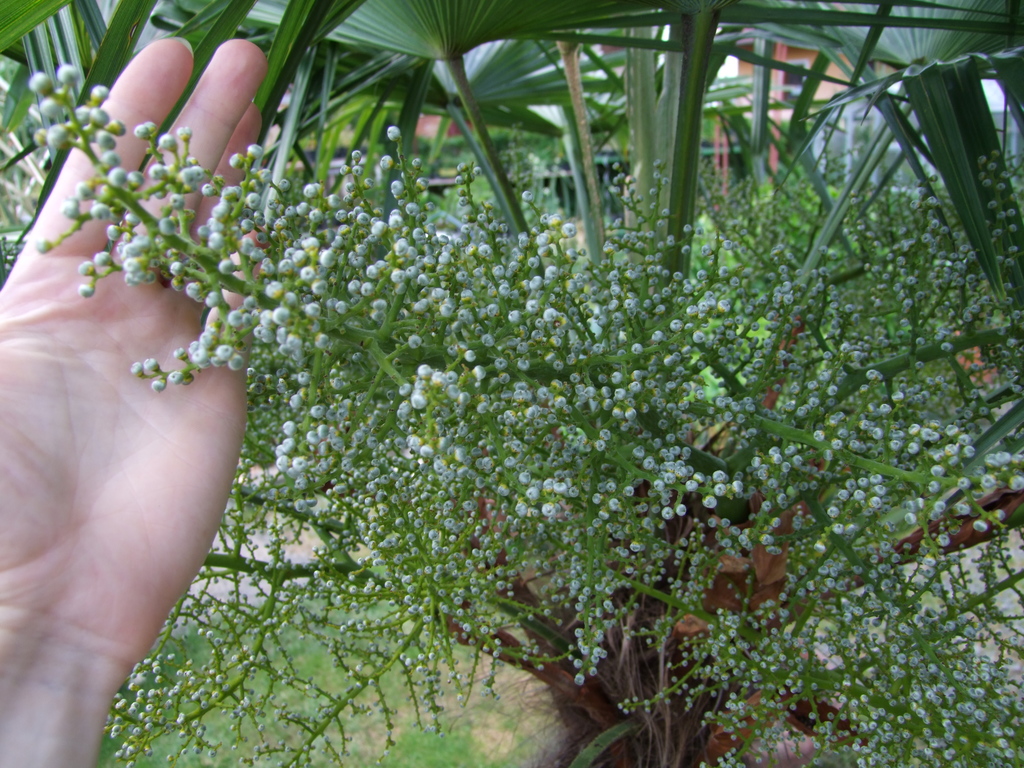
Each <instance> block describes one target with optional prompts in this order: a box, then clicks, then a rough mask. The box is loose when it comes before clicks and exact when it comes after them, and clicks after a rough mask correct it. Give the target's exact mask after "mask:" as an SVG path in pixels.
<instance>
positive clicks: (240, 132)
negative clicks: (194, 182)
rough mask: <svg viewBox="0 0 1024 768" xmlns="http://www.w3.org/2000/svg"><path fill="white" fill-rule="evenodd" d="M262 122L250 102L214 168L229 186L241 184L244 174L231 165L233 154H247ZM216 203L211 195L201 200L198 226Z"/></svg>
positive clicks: (197, 218) (257, 135)
mask: <svg viewBox="0 0 1024 768" xmlns="http://www.w3.org/2000/svg"><path fill="white" fill-rule="evenodd" d="M262 123H263V118H262V117H261V115H260V111H259V109H258V108H257V107H256V105H255V104H252V103H250V104H249V106H248V108H247V109H246V111H245V114H243V115H242V119H241V120H239V121H238V125H237V126H236V127H235V132H234V133H232V134H231V138H230V139H229V140H228V143H227V146H226V147H225V148H224V151H223V152H222V153H221V157H220V162H219V163H217V167H216V168H215V169H214V173H215V174H216V175H217V176H223V177H224V181H225V182H226V183H227V184H228V185H229V186H233V185H236V184H239V183H240V182H241V181H242V177H243V176H244V173H243V172H242V170H240V169H238V168H232V167H231V162H230V160H231V156H232V155H235V154H241V155H244V154H245V152H246V150H247V149H248V148H249V145H250V144H252V143H254V142H255V141H256V140H257V139H258V138H259V136H260V126H261V125H262ZM216 204H217V201H216V199H214V198H209V197H204V198H203V199H202V200H201V201H200V203H199V208H198V209H197V210H196V226H198V225H199V224H203V223H205V222H206V220H207V219H208V218H209V217H210V212H211V210H212V209H213V206H214V205H216Z"/></svg>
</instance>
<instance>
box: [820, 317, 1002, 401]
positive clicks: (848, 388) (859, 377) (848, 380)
mask: <svg viewBox="0 0 1024 768" xmlns="http://www.w3.org/2000/svg"><path fill="white" fill-rule="evenodd" d="M1009 335H1010V329H1009V328H1008V327H1003V328H993V329H992V330H988V331H978V332H977V333H965V334H963V335H962V336H954V337H952V338H949V339H947V340H945V341H943V342H941V343H936V344H929V345H927V346H924V347H918V348H917V350H916V351H914V352H913V353H910V352H907V353H905V354H902V355H896V356H895V357H891V358H889V359H888V360H883V361H881V362H878V363H874V364H872V365H866V366H864V367H863V368H860V369H858V370H856V371H854V372H852V373H850V374H849V375H847V376H846V377H845V378H844V379H843V381H842V383H841V384H840V385H839V391H838V392H837V393H836V401H837V402H840V403H841V402H842V401H843V400H845V399H846V398H847V397H849V396H850V395H851V394H853V393H854V392H856V391H857V390H858V389H860V387H861V385H863V384H866V383H867V382H868V377H867V376H868V371H878V372H879V373H880V374H882V376H883V377H885V378H886V379H891V378H893V377H894V376H895V375H896V374H898V373H902V372H903V371H905V370H908V369H909V368H910V367H911V366H913V365H914V363H916V362H922V363H930V362H932V361H934V360H938V359H940V358H943V357H946V356H947V355H949V354H950V353H953V352H962V351H963V350H965V349H970V348H971V347H980V346H986V345H990V344H1001V343H1003V342H1005V341H1006V339H1007V338H1008V337H1009ZM946 344H949V345H951V347H952V348H951V349H943V348H942V347H943V345H946Z"/></svg>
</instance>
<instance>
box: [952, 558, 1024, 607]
mask: <svg viewBox="0 0 1024 768" xmlns="http://www.w3.org/2000/svg"><path fill="white" fill-rule="evenodd" d="M1022 579H1024V568H1022V569H1021V570H1019V571H1017V573H1014V574H1011V575H1010V576H1007V577H1006V578H1005V579H1003V580H1002V581H1000V582H999V583H998V584H996V585H995V586H993V587H992V588H991V589H988V590H986V591H984V592H982V593H981V594H980V595H978V596H977V597H973V598H971V599H970V600H968V601H967V602H966V603H964V604H963V605H962V609H963V610H964V611H973V610H975V609H976V608H978V607H979V606H981V605H984V604H985V603H987V602H988V601H989V600H992V599H994V598H995V596H996V595H998V594H1000V593H1001V592H1005V591H1006V590H1008V589H1011V588H1012V587H1013V586H1014V585H1015V584H1016V583H1017V582H1019V581H1021V580H1022Z"/></svg>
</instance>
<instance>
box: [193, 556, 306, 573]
mask: <svg viewBox="0 0 1024 768" xmlns="http://www.w3.org/2000/svg"><path fill="white" fill-rule="evenodd" d="M203 567H205V568H223V569H225V570H229V571H235V572H236V573H251V574H261V575H264V576H269V575H272V574H275V575H276V574H280V578H281V579H306V578H309V577H311V576H312V575H313V573H314V569H312V568H308V567H305V566H300V565H293V566H290V567H288V568H277V567H275V566H274V564H273V563H267V562H264V561H263V560H249V559H247V558H244V557H241V556H238V555H228V554H224V553H221V552H211V553H210V554H208V555H207V556H206V560H204V561H203Z"/></svg>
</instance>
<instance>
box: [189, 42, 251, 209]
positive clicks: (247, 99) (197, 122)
mask: <svg viewBox="0 0 1024 768" xmlns="http://www.w3.org/2000/svg"><path fill="white" fill-rule="evenodd" d="M266 72H267V60H266V58H265V57H264V55H263V52H262V51H261V50H260V49H259V48H257V47H256V46H255V45H253V44H252V43H249V42H246V41H245V40H230V41H228V42H226V43H224V44H223V45H221V46H220V48H218V49H217V52H216V53H215V54H214V55H213V59H212V60H211V61H210V65H209V66H208V67H207V69H206V72H204V73H203V76H202V77H201V78H200V79H199V83H198V85H196V89H195V92H193V94H192V97H191V98H190V99H189V101H188V104H186V105H185V108H184V109H183V110H182V111H181V114H180V115H179V116H178V119H177V120H176V121H175V127H179V126H180V127H189V128H193V129H194V133H193V138H192V140H191V143H190V144H189V153H190V154H191V155H192V156H193V157H195V158H196V159H197V160H198V161H199V164H200V165H201V166H202V167H203V168H216V167H218V166H219V165H220V162H221V159H222V158H223V156H224V152H225V148H226V147H227V146H228V143H229V142H230V141H231V138H232V137H233V136H234V135H235V131H236V129H237V128H238V126H239V123H240V122H242V120H243V118H245V117H246V115H247V113H248V111H249V107H250V105H251V104H252V99H253V97H254V96H255V95H256V90H257V89H258V88H259V85H260V83H261V82H263V77H264V75H266ZM196 204H198V198H194V199H192V200H190V201H189V205H190V206H194V205H196Z"/></svg>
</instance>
